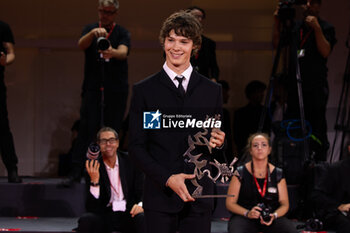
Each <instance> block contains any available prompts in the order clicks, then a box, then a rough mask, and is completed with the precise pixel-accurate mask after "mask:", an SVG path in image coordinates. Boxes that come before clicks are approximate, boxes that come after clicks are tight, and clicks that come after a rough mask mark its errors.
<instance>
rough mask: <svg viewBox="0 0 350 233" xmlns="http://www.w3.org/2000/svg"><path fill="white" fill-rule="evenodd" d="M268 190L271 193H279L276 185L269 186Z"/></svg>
mask: <svg viewBox="0 0 350 233" xmlns="http://www.w3.org/2000/svg"><path fill="white" fill-rule="evenodd" d="M267 192H269V193H277V188H276V187H269V188H268V189H267Z"/></svg>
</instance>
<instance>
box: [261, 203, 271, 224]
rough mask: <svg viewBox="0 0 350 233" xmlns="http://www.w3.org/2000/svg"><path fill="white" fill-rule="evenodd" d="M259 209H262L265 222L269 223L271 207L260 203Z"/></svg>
mask: <svg viewBox="0 0 350 233" xmlns="http://www.w3.org/2000/svg"><path fill="white" fill-rule="evenodd" d="M258 207H260V208H261V210H260V215H261V217H262V219H263V220H264V222H269V221H270V220H271V216H270V214H271V212H272V211H271V208H270V206H269V205H267V204H265V203H259V204H258Z"/></svg>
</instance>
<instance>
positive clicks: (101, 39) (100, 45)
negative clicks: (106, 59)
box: [97, 36, 111, 51]
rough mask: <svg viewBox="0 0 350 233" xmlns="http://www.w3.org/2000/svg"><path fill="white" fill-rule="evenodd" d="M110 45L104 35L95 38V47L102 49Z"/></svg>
mask: <svg viewBox="0 0 350 233" xmlns="http://www.w3.org/2000/svg"><path fill="white" fill-rule="evenodd" d="M109 46H111V42H109V40H108V39H107V38H106V37H103V36H101V37H99V38H97V49H98V50H101V51H104V50H107V49H108V48H109Z"/></svg>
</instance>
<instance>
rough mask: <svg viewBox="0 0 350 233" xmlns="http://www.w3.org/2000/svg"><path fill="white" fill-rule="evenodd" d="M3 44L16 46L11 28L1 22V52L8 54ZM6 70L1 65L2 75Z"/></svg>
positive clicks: (0, 71)
mask: <svg viewBox="0 0 350 233" xmlns="http://www.w3.org/2000/svg"><path fill="white" fill-rule="evenodd" d="M3 42H10V43H12V44H14V43H15V40H14V38H13V34H12V31H11V28H10V26H9V25H8V24H7V23H5V22H2V21H0V52H4V53H6V49H5V48H4V45H3ZM4 70H5V67H3V66H1V65H0V74H2V73H3V72H4Z"/></svg>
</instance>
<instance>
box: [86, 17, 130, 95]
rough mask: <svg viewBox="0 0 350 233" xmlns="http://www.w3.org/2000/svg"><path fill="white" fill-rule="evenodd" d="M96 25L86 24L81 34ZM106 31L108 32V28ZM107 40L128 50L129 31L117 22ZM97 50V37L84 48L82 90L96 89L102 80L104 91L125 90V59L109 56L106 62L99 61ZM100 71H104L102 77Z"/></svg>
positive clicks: (126, 68)
mask: <svg viewBox="0 0 350 233" xmlns="http://www.w3.org/2000/svg"><path fill="white" fill-rule="evenodd" d="M98 27H99V24H98V23H94V24H89V25H87V26H86V27H85V28H84V30H83V33H82V36H84V35H85V34H87V33H88V32H90V31H91V30H92V29H94V28H98ZM107 32H108V33H109V31H108V30H107ZM108 40H109V41H110V43H111V46H112V47H113V48H117V47H118V46H119V45H125V46H127V47H128V48H129V50H130V33H129V32H128V31H127V30H126V29H125V28H123V27H121V26H120V25H118V24H116V25H115V27H114V28H113V31H112V33H111V34H110V36H109V37H108ZM97 51H98V49H97V38H95V39H94V41H93V42H92V43H91V45H90V47H89V48H87V49H86V50H85V68H84V83H83V91H98V90H99V89H100V87H101V83H102V81H103V85H104V88H105V91H127V90H128V62H127V60H126V59H125V60H117V59H114V58H111V59H109V61H108V62H101V59H100V53H98V52H97ZM101 64H104V69H102V65H101ZM102 73H104V78H103V75H102Z"/></svg>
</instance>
